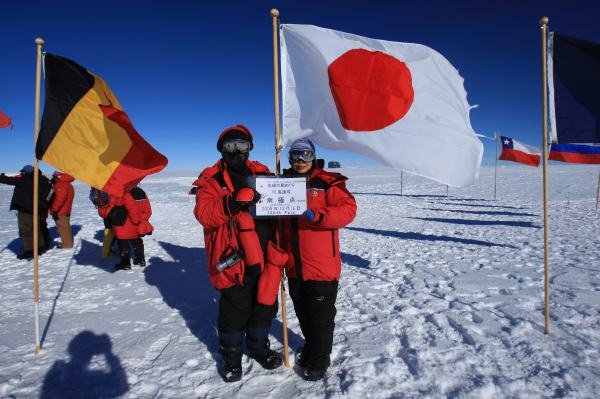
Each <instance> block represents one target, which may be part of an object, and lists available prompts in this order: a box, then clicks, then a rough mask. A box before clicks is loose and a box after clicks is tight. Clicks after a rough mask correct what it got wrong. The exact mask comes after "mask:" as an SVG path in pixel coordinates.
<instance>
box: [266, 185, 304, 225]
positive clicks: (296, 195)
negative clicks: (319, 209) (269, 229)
mask: <svg viewBox="0 0 600 399" xmlns="http://www.w3.org/2000/svg"><path fill="white" fill-rule="evenodd" d="M256 191H258V192H259V193H260V195H261V197H260V201H258V203H257V204H256V216H297V215H302V213H303V212H304V211H305V210H306V178H304V177H271V176H256Z"/></svg>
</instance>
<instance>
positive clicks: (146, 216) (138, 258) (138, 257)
mask: <svg viewBox="0 0 600 399" xmlns="http://www.w3.org/2000/svg"><path fill="white" fill-rule="evenodd" d="M129 193H130V194H131V196H132V197H133V199H135V203H136V206H137V208H138V212H139V214H140V223H139V224H138V225H137V233H138V235H139V237H138V238H139V241H136V243H135V245H134V248H135V258H134V261H133V263H134V264H135V265H138V266H141V267H144V266H146V257H145V256H144V241H143V240H142V237H144V236H145V235H150V234H152V232H153V231H154V227H153V226H152V224H150V216H152V206H151V205H150V200H149V199H148V196H147V195H146V192H145V191H144V190H142V189H141V188H140V187H139V186H135V187H134V188H132V189H131V190H130V191H129Z"/></svg>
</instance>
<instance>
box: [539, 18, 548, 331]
mask: <svg viewBox="0 0 600 399" xmlns="http://www.w3.org/2000/svg"><path fill="white" fill-rule="evenodd" d="M539 24H540V28H541V31H542V159H543V162H544V163H543V165H544V168H543V173H542V174H543V176H544V178H543V186H544V334H550V266H549V260H548V257H549V254H548V91H547V90H548V80H547V70H546V65H547V59H546V58H547V48H546V45H547V44H546V41H547V37H548V17H542V18H540V21H539Z"/></svg>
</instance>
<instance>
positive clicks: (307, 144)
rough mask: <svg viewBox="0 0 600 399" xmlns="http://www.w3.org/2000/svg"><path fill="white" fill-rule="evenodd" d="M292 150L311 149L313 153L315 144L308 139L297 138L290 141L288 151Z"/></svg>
mask: <svg viewBox="0 0 600 399" xmlns="http://www.w3.org/2000/svg"><path fill="white" fill-rule="evenodd" d="M294 151H298V152H300V151H311V152H312V153H313V154H314V153H315V145H314V144H313V142H312V141H310V140H309V139H298V140H296V141H294V142H293V143H292V146H291V147H290V152H294Z"/></svg>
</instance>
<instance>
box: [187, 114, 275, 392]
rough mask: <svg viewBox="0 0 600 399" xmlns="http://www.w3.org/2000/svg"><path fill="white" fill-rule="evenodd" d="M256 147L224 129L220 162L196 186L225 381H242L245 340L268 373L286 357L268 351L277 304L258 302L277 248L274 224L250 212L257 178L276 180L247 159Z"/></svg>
mask: <svg viewBox="0 0 600 399" xmlns="http://www.w3.org/2000/svg"><path fill="white" fill-rule="evenodd" d="M252 147H253V144H252V133H250V130H248V128H247V127H245V126H243V125H236V126H232V127H230V128H227V129H225V130H224V131H223V132H222V133H221V134H220V136H219V139H218V141H217V150H218V151H219V152H220V153H221V159H220V160H218V161H217V163H215V164H214V165H213V166H211V167H208V168H206V169H204V170H203V171H202V172H201V173H200V175H199V176H198V179H197V180H196V181H195V182H194V183H193V185H194V186H195V187H197V190H196V206H195V208H194V216H195V217H196V219H197V220H198V221H199V222H200V224H202V226H203V227H204V244H205V248H206V255H207V257H208V274H209V278H210V281H211V284H212V285H213V286H214V287H215V288H216V289H217V290H219V292H220V298H219V320H218V326H217V331H218V335H219V352H220V354H221V356H222V357H223V360H224V367H223V370H222V373H221V374H222V377H223V380H224V381H225V382H233V381H239V380H240V379H241V378H242V346H243V341H244V337H245V338H246V349H247V350H248V352H249V355H250V357H252V358H253V359H255V360H256V361H257V362H258V363H259V364H260V365H261V366H262V367H263V368H265V369H275V368H277V367H279V366H281V364H282V359H281V356H279V354H278V353H276V352H274V351H273V350H271V349H270V348H269V338H268V336H269V330H270V329H271V322H272V320H273V318H275V316H276V314H277V301H276V300H275V303H273V304H268V305H266V304H262V303H260V302H259V301H258V299H257V298H258V285H259V278H260V275H261V273H262V271H263V268H264V264H265V253H267V251H268V248H271V249H272V248H274V247H273V244H272V241H271V240H273V239H274V234H275V225H274V222H273V221H272V220H269V219H253V218H252V215H251V214H250V211H249V207H250V205H252V204H256V203H257V202H258V201H259V199H260V194H259V193H258V192H256V190H255V189H254V188H253V186H254V181H255V176H257V175H271V173H270V172H269V169H268V168H267V167H266V166H265V165H263V164H261V163H259V162H256V161H250V160H248V157H249V155H250V150H252ZM284 255H285V254H284ZM281 266H283V263H282V265H281Z"/></svg>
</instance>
